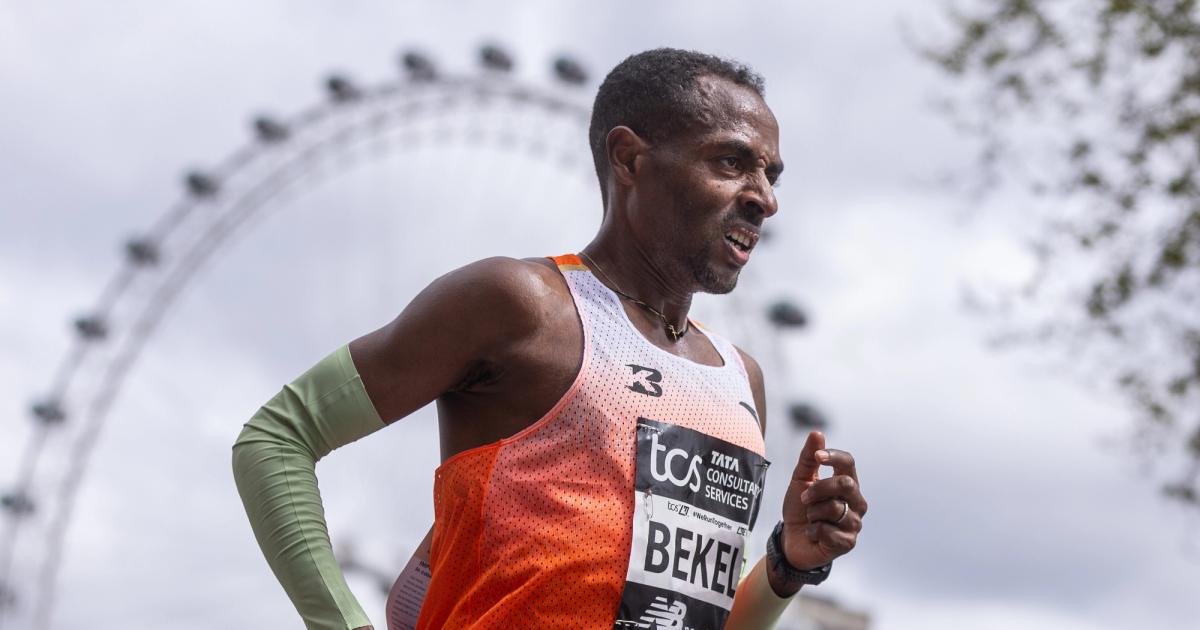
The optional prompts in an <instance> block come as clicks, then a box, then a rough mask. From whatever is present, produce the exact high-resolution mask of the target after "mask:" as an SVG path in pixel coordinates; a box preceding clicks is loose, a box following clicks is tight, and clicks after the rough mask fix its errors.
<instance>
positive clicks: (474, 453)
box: [234, 49, 867, 630]
mask: <svg viewBox="0 0 1200 630" xmlns="http://www.w3.org/2000/svg"><path fill="white" fill-rule="evenodd" d="M589 136H590V141H591V147H592V153H593V157H594V161H595V165H596V173H597V176H598V177H599V180H600V190H601V199H602V201H603V205H604V215H603V219H602V221H601V225H600V229H599V231H598V232H597V234H596V236H595V238H594V240H593V241H592V242H591V243H590V244H589V245H588V246H587V247H585V248H584V249H583V250H582V251H580V252H579V253H578V254H574V255H563V256H557V257H553V258H529V259H524V260H515V259H508V258H492V259H486V260H481V261H478V262H476V263H473V264H470V265H467V266H466V267H463V268H461V269H458V270H455V271H453V272H451V273H449V274H447V275H445V276H443V277H441V278H439V279H437V280H435V281H434V282H433V283H432V284H431V285H429V286H428V287H427V288H426V289H425V290H424V291H422V292H421V293H420V294H419V295H418V296H417V297H416V298H415V299H414V300H413V301H412V303H411V304H409V305H408V306H407V307H406V308H405V309H404V311H403V312H402V313H400V315H399V316H398V317H397V318H396V319H395V320H394V321H392V322H391V323H389V324H388V325H386V326H384V327H383V328H381V329H379V330H377V331H375V332H372V333H369V334H367V335H365V336H363V337H360V338H358V339H356V340H354V341H352V342H350V343H349V344H348V345H347V346H343V347H341V348H339V349H338V350H336V351H335V352H333V353H332V354H331V355H329V356H328V357H326V358H325V359H324V360H322V361H321V362H319V363H318V364H317V365H316V366H314V367H313V368H312V369H310V370H309V371H308V372H306V373H305V374H304V375H302V376H300V377H299V378H297V379H296V380H295V381H293V382H292V383H291V384H289V385H288V386H286V387H285V388H284V389H283V391H281V392H280V393H279V394H278V395H277V396H275V398H273V399H272V400H271V401H269V402H268V403H267V404H266V405H264V406H263V407H262V409H260V410H259V412H258V413H257V414H255V415H254V417H253V418H252V419H251V420H250V421H249V422H248V423H247V424H246V427H245V429H244V430H243V432H242V434H241V435H240V436H239V438H238V441H237V443H236V444H235V445H234V471H235V478H236V479H237V483H238V490H239V492H240V493H241V496H242V499H243V502H244V504H245V506H246V511H247V514H248V515H249V518H250V522H251V524H252V526H253V528H254V533H255V536H256V538H257V539H258V542H259V544H260V546H261V547H262V549H263V552H264V554H265V555H266V557H267V560H268V562H269V563H270V565H271V568H272V569H273V570H274V572H275V575H276V576H277V577H278V579H279V580H280V582H281V583H282V584H283V586H284V588H285V590H286V591H287V593H288V595H289V597H291V599H292V601H293V603H294V604H295V605H296V608H297V610H298V611H299V612H300V615H301V616H302V617H303V618H304V620H305V623H306V624H307V627H309V628H321V629H326V628H328V629H337V630H349V629H353V628H366V627H370V621H369V620H368V619H367V617H366V615H365V614H364V613H363V611H362V609H361V608H360V606H359V605H358V603H357V602H356V601H355V599H354V596H353V595H352V594H351V593H350V591H349V590H348V588H347V587H346V583H345V580H344V578H343V576H342V573H341V571H340V570H339V568H338V566H337V563H336V561H335V560H334V558H333V552H332V550H331V547H330V543H329V537H328V534H327V532H326V527H325V522H324V517H323V511H322V508H321V502H320V496H319V494H318V491H317V484H316V476H315V474H314V465H315V462H316V461H317V460H318V459H320V458H321V457H323V456H324V455H325V454H326V453H328V452H329V451H330V450H332V449H334V448H337V447H339V446H341V445H344V444H346V443H349V442H351V441H354V440H357V439H358V438H360V437H363V436H365V435H367V434H369V433H371V432H373V431H376V430H378V429H380V428H383V426H385V425H386V424H388V423H391V422H394V421H396V420H398V419H400V418H403V417H405V416H407V415H408V414H410V413H412V412H414V411H416V410H417V409H420V408H421V407H423V406H424V405H426V404H427V403H429V402H431V401H436V402H437V408H438V422H439V428H440V435H441V450H442V465H441V466H440V467H439V468H438V470H437V472H436V475H435V481H434V513H435V521H434V526H433V531H432V539H431V546H430V548H429V565H430V567H431V578H430V579H429V581H428V585H427V590H426V592H425V594H424V598H423V602H421V603H420V618H419V620H418V621H417V623H416V625H417V627H419V628H503V629H509V628H651V629H656V628H696V629H708V628H721V627H725V628H767V627H770V626H771V625H772V624H773V623H774V622H775V620H776V619H777V618H778V616H779V615H780V614H781V612H782V610H783V608H784V607H785V606H786V605H787V603H788V601H789V598H790V597H791V596H792V595H794V594H795V593H796V592H797V591H798V590H799V589H800V587H801V586H802V585H804V584H817V583H819V582H820V581H822V580H823V579H824V578H825V577H826V576H827V575H828V574H829V570H830V563H831V562H832V561H833V560H834V559H835V558H836V557H838V556H840V555H842V554H845V553H846V552H848V551H850V550H851V549H852V548H853V547H854V545H855V542H856V539H857V535H858V532H859V531H860V529H861V528H862V517H863V515H864V514H865V513H866V511H867V503H866V500H865V499H864V498H863V495H862V493H861V492H860V490H859V487H858V479H857V475H856V472H855V468H854V460H853V458H852V457H851V456H850V454H849V453H847V452H845V451H840V450H834V449H829V448H826V447H825V444H824V437H823V436H822V435H821V434H820V433H817V432H813V433H811V434H809V436H808V439H807V441H806V443H805V445H804V447H803V449H802V450H801V452H800V454H799V461H798V463H797V464H796V465H795V468H794V471H793V472H792V475H791V479H790V484H789V486H788V488H787V491H786V495H785V498H784V503H783V513H782V515H771V517H770V518H769V519H768V520H767V526H768V527H771V526H775V529H774V530H773V533H772V535H771V536H770V539H769V542H768V545H767V549H766V554H765V556H763V557H762V558H761V559H758V560H757V561H755V558H754V557H757V556H759V555H760V554H762V552H763V551H762V550H750V549H746V548H745V545H744V535H745V533H746V532H747V531H748V530H749V529H750V528H751V527H752V526H754V524H755V521H756V520H757V513H758V503H759V500H760V498H761V496H762V484H763V481H764V480H765V478H766V475H765V471H766V467H767V462H766V461H765V459H764V455H765V449H764V445H763V431H764V428H765V424H766V403H765V398H764V393H763V377H762V372H761V371H760V369H759V366H758V364H757V363H756V362H755V361H754V360H753V359H752V358H750V357H749V356H747V355H746V354H745V353H743V352H742V351H741V350H739V349H737V348H736V347H734V346H733V345H732V344H730V343H729V342H728V341H726V340H725V339H723V338H722V337H720V336H719V335H717V334H716V333H714V332H712V331H710V330H707V329H702V328H701V327H700V326H698V325H697V324H696V323H695V322H693V321H691V320H690V319H688V310H689V308H690V306H691V300H692V295H693V294H695V293H697V292H700V291H705V292H710V293H727V292H729V291H731V290H733V288H734V286H735V285H736V284H737V279H738V274H739V273H740V271H741V269H742V267H743V266H744V265H745V264H746V263H747V261H748V260H749V258H750V255H751V253H752V251H753V250H754V246H755V244H756V243H757V242H758V240H759V237H760V230H761V228H762V225H763V222H764V221H765V220H766V219H768V218H770V217H771V216H772V215H774V214H775V212H776V210H777V205H776V199H775V195H774V192H773V185H774V184H775V182H776V180H777V178H778V177H779V175H780V173H781V172H782V171H783V163H782V161H781V159H780V156H779V129H778V125H777V123H776V121H775V117H774V115H773V114H772V113H771V110H770V109H769V108H768V107H767V105H766V102H765V101H764V100H763V82H762V79H761V78H760V77H759V76H758V75H756V74H755V73H753V72H752V71H751V70H750V69H749V68H747V67H745V66H743V65H740V64H737V63H734V62H730V61H727V60H723V59H719V58H717V57H712V56H709V55H704V54H700V53H696V52H690V51H682V50H673V49H658V50H652V51H648V52H645V53H641V54H638V55H634V56H632V57H629V58H628V59H626V60H625V61H623V62H621V63H620V64H619V65H618V66H617V67H616V68H614V69H613V70H612V72H611V73H610V74H609V75H608V77H606V78H605V80H604V82H603V84H602V85H601V86H600V89H599V92H598V94H597V95H596V101H595V105H594V108H593V111H592V120H591V128H590V131H589ZM547 210H548V211H554V209H547ZM821 466H829V467H831V468H832V470H833V474H832V476H830V477H827V478H825V479H820V478H819V476H818V469H819V467H821ZM777 520H778V524H777V525H776V521H777ZM743 566H752V568H750V569H749V570H748V571H744V570H743Z"/></svg>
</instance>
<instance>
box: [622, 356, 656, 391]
mask: <svg viewBox="0 0 1200 630" xmlns="http://www.w3.org/2000/svg"><path fill="white" fill-rule="evenodd" d="M625 367H627V368H630V369H632V370H633V375H634V376H635V377H637V380H636V381H634V382H633V384H632V385H629V389H631V390H633V391H635V392H637V393H639V394H645V395H647V396H653V397H655V398H658V397H659V396H662V393H663V388H662V385H659V383H661V382H662V372H659V371H658V370H656V369H654V368H648V367H642V366H640V365H635V364H633V363H627V364H626V365H625Z"/></svg>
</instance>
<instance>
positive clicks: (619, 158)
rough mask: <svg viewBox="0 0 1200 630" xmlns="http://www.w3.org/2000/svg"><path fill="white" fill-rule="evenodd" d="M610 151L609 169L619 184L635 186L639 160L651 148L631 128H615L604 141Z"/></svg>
mask: <svg viewBox="0 0 1200 630" xmlns="http://www.w3.org/2000/svg"><path fill="white" fill-rule="evenodd" d="M604 143H605V148H606V150H607V151H608V169H609V171H611V172H612V174H613V177H614V178H615V179H616V181H617V182H619V183H621V184H625V185H626V186H631V185H633V176H634V173H636V171H637V158H638V156H639V155H642V154H643V153H645V152H646V150H647V149H648V148H650V143H648V142H646V141H645V140H643V139H642V138H641V136H639V135H637V133H636V132H634V130H632V129H630V128H629V127H625V126H623V125H622V126H620V127H613V128H612V130H611V131H609V132H608V137H607V138H605V140H604Z"/></svg>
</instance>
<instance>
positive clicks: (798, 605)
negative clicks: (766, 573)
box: [775, 593, 871, 630]
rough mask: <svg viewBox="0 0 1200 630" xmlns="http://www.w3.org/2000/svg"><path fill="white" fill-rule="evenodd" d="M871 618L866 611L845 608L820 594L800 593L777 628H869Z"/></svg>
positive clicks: (789, 629)
mask: <svg viewBox="0 0 1200 630" xmlns="http://www.w3.org/2000/svg"><path fill="white" fill-rule="evenodd" d="M870 626H871V618H870V616H869V615H867V614H866V613H864V612H858V611H854V610H850V609H847V608H843V607H842V606H841V605H840V604H838V603H837V602H836V601H834V600H832V599H830V598H828V597H821V596H819V595H806V594H803V593H802V594H800V595H798V596H797V597H796V600H795V601H794V602H792V605H791V606H788V608H787V610H786V611H784V613H783V617H781V618H780V619H779V623H778V624H776V626H775V628H776V630H868V629H869V628H870Z"/></svg>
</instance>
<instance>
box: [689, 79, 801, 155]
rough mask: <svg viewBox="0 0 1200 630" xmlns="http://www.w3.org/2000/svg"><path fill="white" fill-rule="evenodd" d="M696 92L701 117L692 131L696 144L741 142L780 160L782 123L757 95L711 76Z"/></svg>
mask: <svg viewBox="0 0 1200 630" xmlns="http://www.w3.org/2000/svg"><path fill="white" fill-rule="evenodd" d="M695 90H696V96H697V98H698V99H699V105H700V111H699V114H700V115H699V117H698V120H697V123H698V124H697V125H695V128H694V129H693V130H692V134H694V135H693V137H692V141H693V142H698V143H699V144H708V143H716V142H724V141H728V140H739V141H742V142H745V143H747V144H749V145H751V146H753V147H754V148H755V149H756V151H758V152H761V153H762V154H763V157H765V158H768V159H769V160H772V161H777V160H778V159H779V123H778V121H776V120H775V114H773V113H772V112H771V108H770V107H767V103H766V102H765V101H763V99H762V97H761V96H759V95H758V93H757V92H755V91H754V90H753V89H752V88H749V87H746V86H744V85H738V84H736V83H734V82H732V81H730V80H728V79H722V78H718V77H709V76H706V77H700V78H698V79H696V86H695ZM689 135H691V134H689Z"/></svg>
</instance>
